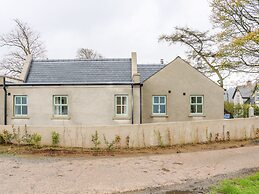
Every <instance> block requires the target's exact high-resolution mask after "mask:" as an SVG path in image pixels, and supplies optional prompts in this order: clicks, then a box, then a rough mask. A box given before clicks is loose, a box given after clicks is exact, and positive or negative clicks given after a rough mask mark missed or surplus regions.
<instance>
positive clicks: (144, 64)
mask: <svg viewBox="0 0 259 194" xmlns="http://www.w3.org/2000/svg"><path fill="white" fill-rule="evenodd" d="M138 65H161V66H165V64H161V63H142V64H138Z"/></svg>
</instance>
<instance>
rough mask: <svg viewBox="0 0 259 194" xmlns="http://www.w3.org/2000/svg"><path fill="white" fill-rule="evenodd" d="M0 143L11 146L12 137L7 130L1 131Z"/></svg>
mask: <svg viewBox="0 0 259 194" xmlns="http://www.w3.org/2000/svg"><path fill="white" fill-rule="evenodd" d="M0 136H1V137H0V143H1V142H2V144H11V143H12V139H13V135H12V134H11V133H9V132H8V131H7V130H5V129H4V130H3V132H2V133H1V134H0Z"/></svg>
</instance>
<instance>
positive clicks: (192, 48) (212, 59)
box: [159, 27, 229, 87]
mask: <svg viewBox="0 0 259 194" xmlns="http://www.w3.org/2000/svg"><path fill="white" fill-rule="evenodd" d="M159 40H160V41H161V40H164V41H166V42H168V43H169V44H176V43H180V44H183V45H185V46H187V47H188V51H187V54H188V57H189V59H190V60H193V61H195V63H194V66H195V68H196V69H198V70H199V71H201V72H202V73H204V74H205V75H207V76H213V75H216V76H217V78H218V83H219V85H220V86H221V87H223V85H224V83H223V82H224V79H225V78H226V77H228V76H229V72H228V71H227V70H226V69H225V67H224V65H222V64H221V62H222V61H221V59H219V58H218V57H217V54H218V50H217V44H216V42H215V39H214V37H213V36H211V35H209V33H208V32H200V31H197V30H192V29H190V28H187V27H185V28H178V27H176V28H175V32H174V33H173V34H170V35H162V36H161V37H160V38H159Z"/></svg>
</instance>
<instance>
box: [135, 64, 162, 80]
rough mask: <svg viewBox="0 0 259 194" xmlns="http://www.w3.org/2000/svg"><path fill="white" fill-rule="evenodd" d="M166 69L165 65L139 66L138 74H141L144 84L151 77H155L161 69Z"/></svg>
mask: <svg viewBox="0 0 259 194" xmlns="http://www.w3.org/2000/svg"><path fill="white" fill-rule="evenodd" d="M163 67H165V65H163V64H138V72H139V73H140V82H141V83H143V82H144V81H145V80H147V79H148V78H149V77H151V76H152V75H154V74H155V73H156V72H158V71H159V70H160V69H162V68H163Z"/></svg>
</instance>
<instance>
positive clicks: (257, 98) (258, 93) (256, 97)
mask: <svg viewBox="0 0 259 194" xmlns="http://www.w3.org/2000/svg"><path fill="white" fill-rule="evenodd" d="M255 101H256V102H257V101H259V92H257V93H256V95H255Z"/></svg>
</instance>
